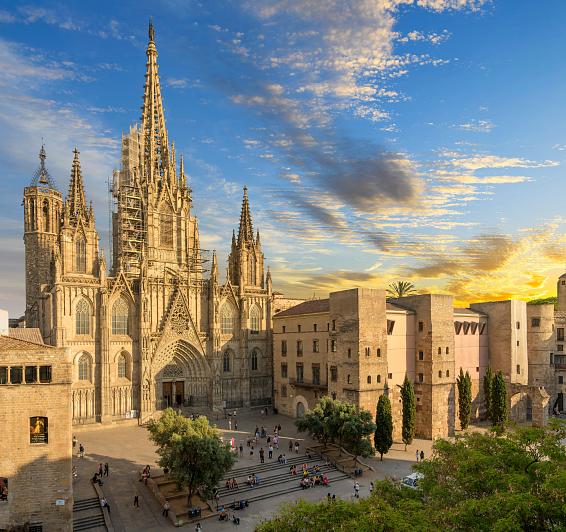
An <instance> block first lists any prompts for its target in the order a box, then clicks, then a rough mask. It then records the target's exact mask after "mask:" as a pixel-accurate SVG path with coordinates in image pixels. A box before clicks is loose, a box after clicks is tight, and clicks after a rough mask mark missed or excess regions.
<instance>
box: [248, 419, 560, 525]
mask: <svg viewBox="0 0 566 532" xmlns="http://www.w3.org/2000/svg"><path fill="white" fill-rule="evenodd" d="M559 423H560V422H557V423H553V424H551V426H549V427H545V428H519V429H515V430H510V431H508V432H507V433H505V434H503V435H498V434H497V433H496V432H494V431H493V432H489V433H464V434H462V435H460V436H457V437H456V438H455V439H454V440H453V441H448V440H442V439H439V440H436V441H435V443H434V446H433V453H432V456H431V458H430V459H429V460H426V461H424V462H421V463H419V464H418V465H416V466H415V469H416V470H418V471H419V472H421V473H422V475H423V478H422V479H421V480H420V481H419V489H417V490H412V489H408V488H402V487H399V485H398V484H395V483H393V482H392V481H381V482H375V483H374V490H373V493H372V495H371V496H370V497H368V498H366V499H360V500H359V501H349V500H348V501H345V500H344V501H343V500H336V501H329V502H328V501H325V502H321V503H308V502H304V501H300V502H299V503H297V504H290V505H287V506H286V507H285V508H284V509H283V511H282V512H281V513H280V514H279V515H278V516H276V517H275V518H273V519H271V520H269V521H266V522H264V523H262V524H260V525H259V526H258V527H257V529H256V530H258V531H259V532H275V531H280V530H285V531H288V532H302V531H304V530H328V531H344V532H346V531H350V530H356V531H360V532H366V531H367V532H370V531H372V532H373V531H391V532H393V531H413V530H416V531H425V530H427V531H428V530H434V529H437V530H466V531H478V532H479V531H485V530H497V531H511V530H513V531H515V530H516V531H520V530H521V531H522V530H526V531H533V532H535V531H552V530H564V529H566V448H565V447H564V445H563V444H562V442H561V440H564V438H566V428H565V425H564V424H559Z"/></svg>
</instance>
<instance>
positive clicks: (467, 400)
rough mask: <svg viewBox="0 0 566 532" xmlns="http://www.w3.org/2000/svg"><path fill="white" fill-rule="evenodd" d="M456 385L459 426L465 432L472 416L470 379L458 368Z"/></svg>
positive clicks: (467, 374)
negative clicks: (458, 373) (458, 374)
mask: <svg viewBox="0 0 566 532" xmlns="http://www.w3.org/2000/svg"><path fill="white" fill-rule="evenodd" d="M456 384H457V385H458V414H459V418H460V426H461V427H462V430H466V429H467V428H468V425H469V424H470V418H471V414H472V379H471V377H470V374H469V373H468V372H467V371H466V374H465V375H464V372H463V371H462V368H460V376H459V377H458V378H457V379H456Z"/></svg>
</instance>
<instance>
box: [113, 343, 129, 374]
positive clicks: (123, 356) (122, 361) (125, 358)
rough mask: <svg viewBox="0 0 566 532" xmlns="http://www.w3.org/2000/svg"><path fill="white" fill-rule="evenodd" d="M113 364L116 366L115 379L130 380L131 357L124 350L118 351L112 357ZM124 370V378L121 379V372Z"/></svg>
mask: <svg viewBox="0 0 566 532" xmlns="http://www.w3.org/2000/svg"><path fill="white" fill-rule="evenodd" d="M114 364H115V365H116V378H117V379H122V378H126V379H128V380H130V381H131V380H132V355H131V354H130V353H129V352H128V351H126V350H125V349H120V350H119V351H117V352H116V354H115V355H114ZM122 369H124V370H125V376H124V377H121V376H120V375H121V374H122V373H121V370H122Z"/></svg>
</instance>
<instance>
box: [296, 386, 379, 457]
mask: <svg viewBox="0 0 566 532" xmlns="http://www.w3.org/2000/svg"><path fill="white" fill-rule="evenodd" d="M295 425H296V427H297V429H298V430H299V431H300V432H307V433H308V434H309V435H310V436H312V437H313V438H315V439H316V440H318V441H319V442H321V443H322V444H324V445H326V444H327V443H337V444H338V445H340V446H341V447H343V448H344V449H346V451H348V452H350V453H352V454H354V455H356V456H371V455H372V454H373V446H372V444H371V441H370V440H369V436H370V435H371V434H373V432H374V431H375V424H374V423H373V419H372V415H371V414H370V413H369V412H367V411H366V410H360V409H358V408H356V406H355V405H353V404H351V403H347V402H345V401H339V400H337V399H332V398H331V397H328V396H325V397H322V398H321V399H319V401H318V402H317V404H316V406H315V407H314V408H313V409H312V410H309V411H308V412H306V413H305V415H304V416H303V417H301V418H298V419H297V420H296V421H295Z"/></svg>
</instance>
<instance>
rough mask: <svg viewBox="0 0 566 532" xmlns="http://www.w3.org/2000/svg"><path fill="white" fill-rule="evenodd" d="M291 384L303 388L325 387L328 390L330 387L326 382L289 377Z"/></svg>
mask: <svg viewBox="0 0 566 532" xmlns="http://www.w3.org/2000/svg"><path fill="white" fill-rule="evenodd" d="M289 384H292V385H293V386H298V387H301V388H317V389H321V390H322V389H324V390H326V389H327V388H328V385H327V384H324V383H320V382H312V381H305V380H303V379H301V380H297V379H289Z"/></svg>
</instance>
